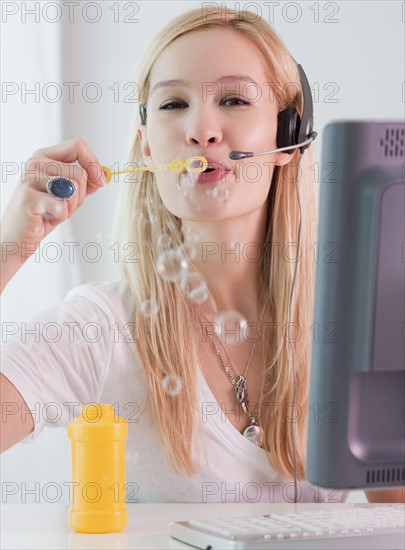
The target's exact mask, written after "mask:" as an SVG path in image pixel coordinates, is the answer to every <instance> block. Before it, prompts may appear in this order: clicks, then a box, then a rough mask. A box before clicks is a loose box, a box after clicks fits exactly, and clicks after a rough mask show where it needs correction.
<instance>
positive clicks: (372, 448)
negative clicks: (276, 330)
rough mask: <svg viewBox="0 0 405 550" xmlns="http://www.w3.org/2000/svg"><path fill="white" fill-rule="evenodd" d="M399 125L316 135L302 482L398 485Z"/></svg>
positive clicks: (402, 132) (403, 438)
mask: <svg viewBox="0 0 405 550" xmlns="http://www.w3.org/2000/svg"><path fill="white" fill-rule="evenodd" d="M404 141H405V123H404V122H403V121H402V122H401V121H339V122H333V123H331V124H329V125H327V126H326V128H325V130H324V133H323V145H322V166H321V184H320V202H319V231H318V247H319V257H318V263H317V266H316V288H315V303H314V311H313V320H314V325H313V329H314V339H313V343H312V361H311V380H310V393H309V420H308V440H307V465H306V467H307V476H308V480H309V481H311V482H312V483H314V484H319V485H320V486H322V487H331V486H333V487H338V488H341V489H371V488H380V487H381V488H382V487H397V486H403V485H404V483H405V354H404V347H405V346H404V342H405V324H404V321H405V155H404V148H405V146H404Z"/></svg>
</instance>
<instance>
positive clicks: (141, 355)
mask: <svg viewBox="0 0 405 550" xmlns="http://www.w3.org/2000/svg"><path fill="white" fill-rule="evenodd" d="M137 84H138V86H139V94H140V97H139V99H140V103H141V104H142V106H143V107H142V109H141V111H142V117H141V118H140V116H139V114H138V112H137V113H136V118H135V124H134V132H133V134H132V136H131V147H130V151H129V155H128V160H129V161H131V162H132V163H136V164H137V165H140V166H143V165H147V166H157V165H168V164H170V163H171V162H172V161H173V160H174V159H182V160H183V161H185V160H186V159H188V158H189V157H193V156H203V157H205V158H207V160H208V161H209V164H210V165H212V166H217V168H218V166H219V168H220V169H219V172H217V177H216V178H215V177H214V176H209V175H207V174H204V175H200V176H199V175H198V174H197V175H195V174H194V173H190V172H187V171H185V170H183V171H181V172H179V173H175V172H174V171H171V170H151V171H144V172H139V173H137V174H135V176H134V175H133V177H131V178H129V179H128V180H127V181H125V182H123V183H122V184H121V191H120V196H119V200H118V205H117V210H116V218H115V224H114V235H113V237H114V238H113V241H115V242H119V243H120V244H121V250H126V251H127V253H126V254H120V263H119V264H118V267H119V275H118V276H117V278H115V279H114V280H112V281H105V282H93V283H90V284H85V285H82V286H81V287H78V288H75V289H73V290H71V291H70V292H69V293H68V294H67V296H66V299H65V301H64V302H63V303H61V304H58V305H56V306H55V307H53V308H50V309H48V310H46V311H44V312H42V313H41V314H39V315H38V316H36V317H35V319H34V320H32V321H33V322H34V321H35V322H39V323H40V325H42V326H43V327H44V326H48V323H55V321H57V324H58V327H59V330H60V331H61V337H60V338H58V339H57V340H56V341H55V339H54V341H50V339H49V338H48V339H47V338H44V337H42V338H41V341H40V342H39V343H38V342H34V343H32V344H31V343H28V342H27V343H24V344H23V343H21V342H18V341H17V339H15V340H14V341H10V342H9V343H8V344H7V345H6V346H4V353H3V358H2V373H3V374H2V384H3V394H2V399H3V401H5V402H11V403H14V404H18V407H17V408H18V409H20V408H21V409H24V407H25V408H26V409H27V408H28V409H29V410H30V411H31V414H29V413H27V415H26V416H25V421H24V415H21V414H8V417H7V421H6V422H5V424H3V426H4V429H3V433H2V436H1V445H2V450H5V449H7V448H9V447H10V446H12V445H14V444H15V443H17V442H18V441H20V440H21V439H23V438H25V437H31V438H35V437H37V436H38V434H39V433H40V432H41V431H42V429H43V427H44V426H46V425H55V424H56V425H66V423H67V422H68V421H69V420H72V418H73V416H76V415H77V414H79V413H80V407H81V405H83V404H85V403H89V402H104V403H113V404H114V406H115V408H116V411H117V413H118V414H119V415H121V416H124V418H126V420H127V421H128V423H129V438H128V442H127V452H128V454H127V482H128V484H129V485H128V487H129V490H128V491H127V498H128V500H129V501H131V500H134V501H138V502H260V501H261V502H276V501H287V502H288V501H289V502H291V501H292V500H293V498H294V496H296V497H297V499H298V500H299V501H301V502H305V501H307V502H308V501H315V502H317V501H327V500H329V501H333V502H339V501H340V500H343V499H344V498H345V497H346V494H343V493H342V492H340V491H338V490H337V489H336V487H335V485H334V483H333V480H331V488H330V489H319V488H317V487H314V486H312V485H311V484H310V483H309V482H308V481H307V480H306V476H305V447H306V424H307V420H308V416H307V406H308V395H307V394H308V379H309V367H310V351H311V332H310V328H309V327H310V325H311V315H312V300H313V288H314V270H315V263H314V261H313V257H311V251H310V246H311V244H313V243H314V242H315V241H316V228H317V218H316V215H317V189H316V185H315V182H314V180H313V172H312V171H311V170H310V168H309V167H310V165H311V164H313V154H312V151H311V148H309V149H308V150H307V151H305V153H304V155H303V157H302V160H301V161H300V165H299V170H298V171H297V170H296V168H297V160H298V156H299V152H298V151H295V152H294V153H293V154H288V153H287V152H278V153H274V154H271V155H268V156H267V155H263V156H258V157H255V158H254V162H252V160H249V159H243V160H239V161H233V160H230V158H229V153H230V152H231V151H232V150H246V151H261V150H268V149H271V148H275V147H276V141H277V139H276V138H277V115H278V113H279V112H280V111H282V110H283V109H285V108H287V107H294V108H295V109H296V110H297V111H298V112H299V113H300V114H301V113H302V91H301V86H300V78H299V73H298V69H297V65H296V63H295V61H294V60H293V58H292V57H291V55H290V54H289V52H288V50H287V49H286V47H285V46H284V44H283V43H282V41H281V40H280V38H279V37H278V36H277V34H276V33H275V31H274V30H273V29H272V27H271V26H270V25H269V24H268V23H267V22H266V21H265V20H263V19H261V18H259V17H257V15H256V14H249V13H245V14H244V15H240V14H237V13H236V12H234V11H233V10H231V9H221V10H220V11H218V13H213V12H212V11H211V12H210V13H204V11H203V9H195V10H193V11H190V12H187V13H185V14H182V15H181V16H179V17H177V18H176V19H174V20H173V21H171V22H170V23H169V24H168V25H167V26H166V27H165V28H163V29H162V30H161V31H160V32H159V33H158V35H157V36H156V37H155V39H154V41H153V42H152V44H151V45H150V47H149V49H148V50H147V54H146V55H145V57H144V59H143V63H142V65H141V69H140V72H139V75H138V79H137ZM51 161H52V164H50V165H49V170H47V169H46V166H47V164H48V163H50V162H51ZM75 161H78V163H79V164H78V165H72V164H70V163H73V162H75ZM27 169H28V170H31V172H29V173H28V174H27V177H26V180H25V183H22V182H20V183H19V186H18V188H17V189H16V191H15V194H14V196H13V199H12V201H11V202H10V204H9V206H8V208H7V210H6V212H5V214H4V218H3V228H4V229H3V240H4V241H6V242H7V241H9V242H17V243H20V244H22V243H25V245H26V248H27V249H29V247H30V245H31V246H32V245H34V243H38V242H39V241H40V240H41V239H43V238H44V237H45V236H46V235H47V234H48V233H49V232H50V231H52V229H53V228H54V227H55V226H56V225H57V224H58V223H61V222H63V221H64V220H65V219H66V218H68V217H70V216H71V215H73V214H74V212H75V210H76V209H77V208H79V207H80V206H81V204H82V203H83V201H84V200H85V199H86V197H87V196H88V195H89V194H91V193H93V192H95V191H96V190H97V186H100V187H101V186H102V185H103V183H104V182H103V177H102V171H101V169H100V164H99V161H98V160H97V158H96V157H95V155H94V153H93V152H92V151H91V149H90V147H89V146H88V145H87V144H86V143H85V142H83V141H82V140H74V141H69V142H66V143H62V144H60V145H56V146H54V147H48V148H45V149H40V150H38V151H36V152H35V153H34V155H33V157H32V158H31V159H30V160H29V161H28V163H27ZM32 170H35V171H36V174H37V177H35V175H33V171H32ZM218 174H219V175H220V176H221V177H220V178H219V176H218ZM296 174H298V181H296V179H297V176H296ZM54 175H62V176H66V177H71V178H72V179H73V181H74V183H75V185H76V186H77V193H76V194H75V195H74V196H73V197H72V198H71V199H70V200H66V201H55V199H54V198H53V197H51V196H50V194H49V193H48V192H47V187H46V184H47V181H48V180H49V178H50V177H51V176H54ZM196 178H199V179H198V180H197V179H196ZM210 178H211V179H212V181H210ZM297 190H299V195H300V203H301V209H302V220H301V233H300V234H301V239H300V250H301V255H300V256H299V261H298V266H297V271H296V274H295V286H294V299H293V301H292V309H291V317H290V321H291V322H292V323H293V324H294V325H293V326H294V327H295V329H296V330H297V333H296V334H295V335H294V336H295V337H294V338H291V337H288V334H287V323H288V320H289V303H290V294H291V288H292V284H293V278H294V267H295V266H294V257H295V254H296V249H295V248H294V249H293V250H294V252H293V253H291V249H289V247H290V245H291V244H294V243H296V242H297V234H298V228H299V204H298V199H297ZM40 202H41V204H42V205H43V206H42V210H40V209H39V207H38V204H39V203H40ZM56 203H57V204H58V205H60V209H59V210H60V211H59V212H58V213H57V215H55V216H52V215H50V214H52V212H54V208H55V205H56ZM44 205H45V206H44ZM44 212H45V213H44ZM288 249H289V250H288ZM286 250H288V251H287V252H286ZM131 252H132V254H131ZM20 267H21V263H20V262H19V258H18V255H16V256H15V257H13V258H12V259H11V260H10V261H8V262H7V264H6V266H5V269H4V272H3V283H2V288H4V286H5V285H6V284H7V282H8V280H10V279H11V277H12V276H13V274H14V273H15V272H16V271H17V270H18V269H19V268H20ZM204 285H206V287H205V286H204ZM231 312H234V313H231ZM235 312H237V313H235ZM224 313H227V315H228V325H227V324H226V323H225V321H224V320H223V318H221V316H220V315H221V314H224ZM218 315H219V316H220V317H218ZM213 321H215V323H216V326H219V327H220V328H221V329H224V328H225V330H224V331H222V332H221V331H220V330H219V331H218V332H215V331H214V330H213V328H214V324H213V323H212V322H213ZM238 323H239V324H238ZM231 325H232V326H231ZM89 326H91V327H92V328H93V329H94V334H92V335H91V336H89V334H88V331H87V328H88V327H89ZM85 327H86V330H84V328H85ZM241 327H242V328H243V329H244V330H242V331H241V332H238V331H236V332H235V328H237V329H238V328H241ZM76 329H77V330H76ZM297 335H298V336H297ZM233 340H234V341H233ZM291 345H292V347H293V351H294V364H295V384H296V391H295V399H294V402H295V405H296V406H295V408H294V411H293V410H292V409H291V403H292V401H293V397H294V373H293V369H292V366H291V365H292V352H291ZM244 380H245V383H243V381H244ZM246 395H247V396H248V400H247V399H246ZM50 404H53V410H52V411H50ZM252 426H254V428H253V429H251V430H249V429H248V430H247V431H246V429H247V428H249V427H252ZM292 436H294V437H292ZM294 474H295V476H296V480H297V481H298V484H297V487H294V486H293V485H294V484H293V483H292V481H293V479H294ZM131 484H132V485H131ZM295 488H296V489H297V493H296V494H295V495H294V489H295ZM374 493H375V494H377V498H378V500H379V501H384V500H389V501H392V500H395V499H399V498H400V497H399V496H398V491H396V492H395V491H386V492H384V493H382V492H378V493H377V492H374ZM369 498H372V492H370V495H369Z"/></svg>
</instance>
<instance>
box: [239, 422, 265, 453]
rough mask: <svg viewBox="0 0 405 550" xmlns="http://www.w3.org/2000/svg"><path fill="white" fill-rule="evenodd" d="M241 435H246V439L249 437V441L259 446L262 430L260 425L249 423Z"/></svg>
mask: <svg viewBox="0 0 405 550" xmlns="http://www.w3.org/2000/svg"><path fill="white" fill-rule="evenodd" d="M243 435H244V437H246V439H249V441H251V442H252V443H254V444H255V445H257V446H258V447H261V445H262V435H263V430H262V429H261V427H260V426H257V425H256V424H251V425H250V426H248V427H247V428H246V429H245V430H244V432H243Z"/></svg>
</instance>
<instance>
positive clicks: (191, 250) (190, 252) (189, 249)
mask: <svg viewBox="0 0 405 550" xmlns="http://www.w3.org/2000/svg"><path fill="white" fill-rule="evenodd" d="M180 248H181V250H182V251H183V254H184V255H185V256H187V257H188V258H189V259H190V260H194V259H195V258H196V257H197V248H196V247H195V246H194V245H193V244H192V243H189V242H187V243H182V244H181V245H180Z"/></svg>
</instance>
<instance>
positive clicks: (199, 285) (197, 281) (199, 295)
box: [180, 272, 209, 304]
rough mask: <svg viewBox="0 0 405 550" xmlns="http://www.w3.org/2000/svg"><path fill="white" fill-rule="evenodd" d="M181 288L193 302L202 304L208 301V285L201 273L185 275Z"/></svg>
mask: <svg viewBox="0 0 405 550" xmlns="http://www.w3.org/2000/svg"><path fill="white" fill-rule="evenodd" d="M180 288H181V290H182V292H183V293H184V294H185V295H186V296H187V298H188V299H189V300H190V301H191V302H195V303H196V304H202V303H203V302H206V301H207V300H208V297H209V292H208V287H207V283H206V282H205V280H204V278H203V277H202V276H201V275H200V274H199V273H196V272H192V273H185V274H184V275H183V277H182V278H181V281H180Z"/></svg>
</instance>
